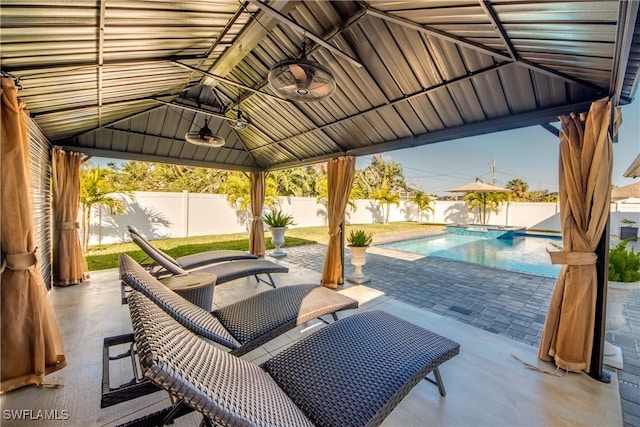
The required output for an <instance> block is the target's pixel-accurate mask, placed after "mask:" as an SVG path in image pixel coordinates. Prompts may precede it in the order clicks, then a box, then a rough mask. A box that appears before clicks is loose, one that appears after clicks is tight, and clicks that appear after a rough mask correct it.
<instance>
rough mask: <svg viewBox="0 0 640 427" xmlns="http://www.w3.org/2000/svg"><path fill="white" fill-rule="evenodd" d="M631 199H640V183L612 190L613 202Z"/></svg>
mask: <svg viewBox="0 0 640 427" xmlns="http://www.w3.org/2000/svg"><path fill="white" fill-rule="evenodd" d="M631 197H635V198H640V181H638V182H634V183H633V184H629V185H625V186H624V187H616V188H614V189H612V190H611V200H613V201H616V200H623V199H628V198H631Z"/></svg>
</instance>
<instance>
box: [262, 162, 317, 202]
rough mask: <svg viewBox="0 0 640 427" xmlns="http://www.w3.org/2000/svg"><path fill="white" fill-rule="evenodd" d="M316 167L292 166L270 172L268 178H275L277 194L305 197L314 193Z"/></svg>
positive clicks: (274, 183)
mask: <svg viewBox="0 0 640 427" xmlns="http://www.w3.org/2000/svg"><path fill="white" fill-rule="evenodd" d="M313 172H314V169H309V168H291V169H281V170H277V171H273V172H269V175H268V176H267V180H273V185H274V186H275V187H276V194H278V195H279V196H297V197H303V196H308V195H313V190H314V186H315V185H314V184H315V183H314V181H315V176H312V173H313Z"/></svg>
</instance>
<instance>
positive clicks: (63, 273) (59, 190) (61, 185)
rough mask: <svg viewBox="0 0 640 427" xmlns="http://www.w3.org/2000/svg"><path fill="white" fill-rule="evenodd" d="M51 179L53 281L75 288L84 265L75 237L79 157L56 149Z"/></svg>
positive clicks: (78, 243) (77, 238) (85, 264)
mask: <svg viewBox="0 0 640 427" xmlns="http://www.w3.org/2000/svg"><path fill="white" fill-rule="evenodd" d="M52 158H53V159H52V160H53V162H52V163H53V164H52V180H53V197H54V198H53V210H54V212H53V213H54V218H55V224H54V238H53V278H54V284H55V285H58V286H67V285H76V284H78V283H80V282H82V281H83V280H84V272H85V271H87V263H86V261H85V258H84V254H83V253H82V247H81V246H80V236H79V235H78V228H79V227H80V225H79V224H78V222H77V220H78V206H79V204H80V165H81V163H82V154H80V153H71V152H69V153H68V152H65V151H64V150H60V149H58V148H56V149H54V150H53V155H52Z"/></svg>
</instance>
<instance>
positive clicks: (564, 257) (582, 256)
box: [547, 250, 598, 265]
mask: <svg viewBox="0 0 640 427" xmlns="http://www.w3.org/2000/svg"><path fill="white" fill-rule="evenodd" d="M547 252H548V253H549V257H550V258H551V264H565V265H592V264H595V263H596V261H597V260H598V257H597V256H596V254H594V253H593V252H565V251H549V250H547Z"/></svg>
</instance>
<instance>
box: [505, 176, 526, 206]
mask: <svg viewBox="0 0 640 427" xmlns="http://www.w3.org/2000/svg"><path fill="white" fill-rule="evenodd" d="M507 188H508V189H509V190H511V192H512V193H511V194H513V196H514V197H515V200H516V201H527V200H529V197H528V196H529V184H527V183H526V182H525V181H524V180H522V179H520V178H514V179H512V180H511V181H509V182H508V183H507Z"/></svg>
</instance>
